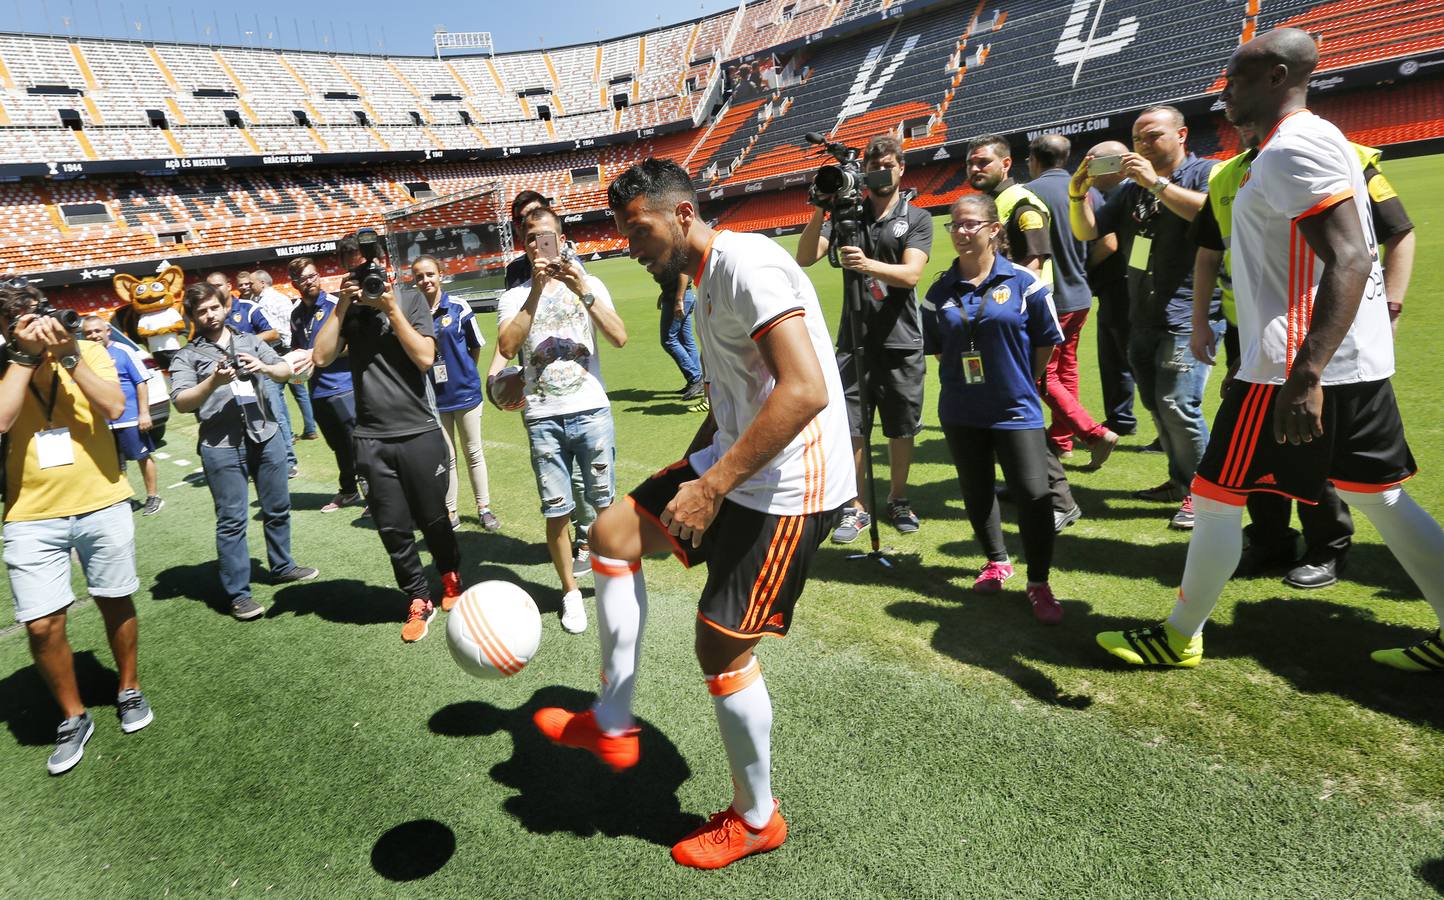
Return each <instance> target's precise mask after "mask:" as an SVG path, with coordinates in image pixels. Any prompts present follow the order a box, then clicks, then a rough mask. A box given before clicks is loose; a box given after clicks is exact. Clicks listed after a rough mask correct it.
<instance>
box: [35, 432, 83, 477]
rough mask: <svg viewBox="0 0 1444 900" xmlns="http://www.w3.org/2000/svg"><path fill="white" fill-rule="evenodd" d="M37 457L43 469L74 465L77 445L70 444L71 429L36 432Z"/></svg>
mask: <svg viewBox="0 0 1444 900" xmlns="http://www.w3.org/2000/svg"><path fill="white" fill-rule="evenodd" d="M35 456H36V458H37V459H38V460H39V461H40V468H42V469H54V468H58V467H59V466H71V465H74V464H75V445H74V444H72V443H70V429H69V428H52V429H50V430H49V431H38V432H36V433H35Z"/></svg>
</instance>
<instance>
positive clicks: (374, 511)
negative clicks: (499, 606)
mask: <svg viewBox="0 0 1444 900" xmlns="http://www.w3.org/2000/svg"><path fill="white" fill-rule="evenodd" d="M318 421H319V417H318ZM450 458H451V456H450V454H449V453H448V452H447V449H446V439H445V438H444V437H442V435H441V430H440V429H439V428H438V429H435V430H432V431H426V432H422V433H421V434H414V435H409V436H407V437H401V438H365V437H358V438H356V469H357V473H358V474H359V475H360V476H361V477H362V478H365V479H366V489H367V493H366V502H367V504H368V505H369V506H370V507H371V518H372V520H373V521H374V522H375V523H376V530H377V531H379V532H380V533H381V543H382V544H383V545H384V546H385V547H386V553H387V554H388V555H389V556H390V557H391V571H392V572H393V573H395V575H396V585H397V586H398V587H400V588H401V590H403V591H405V592H406V596H407V597H411V598H416V597H422V598H425V599H428V600H429V599H431V588H430V587H429V586H428V585H427V583H426V572H425V571H424V570H423V569H422V566H421V554H419V553H418V552H417V551H416V533H415V532H416V530H417V529H418V528H419V529H420V530H421V534H422V536H423V537H425V538H426V546H427V548H428V549H430V551H431V559H432V561H433V562H435V563H436V568H437V570H438V571H441V572H455V571H456V570H457V569H459V568H460V567H461V547H460V546H458V544H457V542H456V532H455V531H453V530H452V528H451V516H450V514H449V513H447V511H446V485H447V482H448V481H449V480H450V478H451V466H450V465H449V460H450Z"/></svg>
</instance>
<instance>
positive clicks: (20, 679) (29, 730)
mask: <svg viewBox="0 0 1444 900" xmlns="http://www.w3.org/2000/svg"><path fill="white" fill-rule="evenodd" d="M106 652H107V653H108V652H109V651H106ZM75 680H76V682H77V683H78V684H79V686H80V701H81V702H82V703H84V704H85V707H86V709H89V710H91V716H92V717H94V716H95V712H94V710H95V709H96V708H97V707H103V706H115V695H116V693H117V692H118V691H119V690H120V679H119V677H118V676H117V675H116V674H115V670H113V669H111V668H108V667H107V666H106V665H105V664H104V663H102V662H101V661H100V660H99V659H98V658H96V655H95V651H94V650H80V651H76V653H75ZM62 718H64V716H62V715H61V714H60V708H59V707H58V706H56V705H55V700H54V699H53V698H52V697H51V696H50V689H49V688H48V687H46V686H45V681H44V679H42V678H41V677H40V672H39V670H37V669H36V668H35V665H34V664H33V663H32V664H31V665H28V666H26V667H25V668H23V669H17V670H15V671H14V672H12V673H11V674H10V675H9V676H8V677H6V678H5V679H4V680H0V720H3V721H4V722H5V725H6V727H8V728H9V729H10V733H11V734H12V735H13V736H14V737H15V742H16V743H18V744H21V745H23V746H26V747H42V746H48V745H50V744H53V743H54V742H55V726H57V725H59V724H60V720H61V719H62Z"/></svg>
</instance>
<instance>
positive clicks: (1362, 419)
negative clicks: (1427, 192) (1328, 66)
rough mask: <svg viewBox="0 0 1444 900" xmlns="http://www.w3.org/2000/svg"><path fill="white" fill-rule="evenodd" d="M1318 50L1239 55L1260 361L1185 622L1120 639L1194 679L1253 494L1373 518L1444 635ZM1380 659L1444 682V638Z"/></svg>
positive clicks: (1199, 525) (1236, 71) (1223, 414)
mask: <svg viewBox="0 0 1444 900" xmlns="http://www.w3.org/2000/svg"><path fill="white" fill-rule="evenodd" d="M1318 59H1319V56H1318V50H1317V48H1316V47H1315V46H1314V42H1313V40H1312V38H1310V37H1309V35H1308V34H1307V33H1306V32H1304V31H1300V30H1298V29H1294V28H1280V29H1276V30H1274V31H1271V32H1269V33H1267V34H1264V35H1261V36H1259V37H1257V38H1254V39H1253V40H1251V41H1249V42H1248V43H1246V44H1244V45H1243V46H1241V47H1239V48H1238V50H1236V51H1235V52H1234V54H1233V57H1232V58H1231V59H1230V60H1229V64H1228V70H1227V72H1226V79H1227V86H1226V87H1225V88H1224V91H1223V102H1224V109H1225V111H1226V114H1227V116H1228V118H1229V120H1230V121H1231V122H1233V123H1234V124H1235V125H1242V126H1248V127H1250V128H1252V129H1253V130H1254V131H1255V132H1256V133H1257V134H1262V135H1267V137H1266V138H1265V139H1264V140H1263V142H1262V143H1261V144H1260V145H1259V148H1258V156H1257V157H1256V158H1255V159H1254V161H1253V165H1252V167H1251V169H1250V173H1249V176H1248V178H1247V180H1245V181H1244V183H1243V186H1242V187H1241V188H1240V189H1239V192H1238V195H1237V197H1236V198H1235V199H1234V204H1233V235H1232V241H1231V243H1230V251H1231V254H1232V258H1233V279H1234V292H1235V295H1236V297H1237V302H1238V325H1239V343H1240V346H1241V349H1242V352H1243V360H1242V364H1241V365H1240V367H1239V371H1238V376H1237V379H1236V380H1235V381H1234V382H1233V383H1232V384H1231V385H1230V387H1229V389H1228V393H1227V394H1226V395H1225V396H1224V400H1223V404H1222V406H1220V408H1219V411H1218V417H1217V420H1216V421H1215V423H1214V429H1213V432H1212V434H1211V436H1210V438H1209V443H1208V448H1207V450H1206V451H1205V452H1204V457H1203V461H1202V462H1201V463H1200V464H1199V467H1198V472H1197V474H1196V476H1195V478H1194V482H1193V496H1194V512H1195V515H1196V524H1195V526H1194V530H1193V536H1192V537H1191V539H1190V541H1189V545H1188V561H1187V562H1186V563H1185V565H1184V570H1183V584H1182V586H1181V587H1180V588H1179V592H1178V601H1177V603H1176V604H1175V605H1174V609H1173V614H1172V615H1170V616H1169V617H1168V620H1167V621H1165V622H1163V623H1160V624H1158V625H1154V626H1151V627H1148V628H1137V629H1133V630H1130V631H1111V632H1103V633H1102V634H1100V635H1098V643H1099V644H1101V645H1102V646H1103V648H1104V649H1105V650H1107V651H1108V652H1110V653H1112V654H1113V655H1114V656H1117V657H1119V658H1120V659H1123V660H1124V661H1126V662H1129V663H1133V664H1135V665H1165V666H1183V667H1192V666H1196V665H1198V663H1199V661H1200V660H1202V658H1203V626H1204V624H1205V623H1206V622H1207V621H1208V617H1209V616H1210V615H1211V614H1212V613H1213V608H1214V606H1215V605H1216V604H1217V602H1218V598H1219V595H1220V594H1221V593H1222V592H1223V588H1224V585H1225V584H1227V582H1228V579H1229V577H1230V576H1231V575H1232V574H1233V571H1234V569H1235V568H1236V567H1237V566H1238V561H1239V555H1240V551H1241V549H1242V527H1243V509H1244V502H1245V499H1246V495H1247V494H1248V493H1249V492H1251V491H1272V492H1274V493H1278V494H1283V495H1285V496H1288V497H1293V498H1294V499H1297V500H1299V501H1301V502H1304V503H1315V502H1317V501H1318V499H1319V495H1320V493H1321V492H1322V491H1323V487H1324V484H1325V482H1326V481H1331V482H1333V484H1334V486H1335V487H1336V488H1338V491H1339V495H1340V496H1341V497H1343V498H1344V499H1345V500H1347V501H1348V503H1349V504H1350V505H1352V506H1354V507H1357V508H1358V509H1360V510H1362V511H1363V513H1364V514H1365V515H1366V516H1368V517H1369V521H1371V522H1373V523H1374V527H1375V528H1377V529H1378V530H1379V534H1380V536H1381V537H1383V539H1384V543H1385V544H1387V545H1388V547H1389V549H1390V550H1391V551H1392V552H1393V554H1394V556H1395V557H1396V558H1397V559H1398V560H1399V564H1400V565H1401V566H1402V567H1403V569H1404V571H1405V572H1407V573H1408V574H1409V577H1410V578H1412V579H1413V580H1414V583H1415V584H1416V585H1417V586H1418V587H1419V589H1420V590H1421V591H1422V592H1423V594H1424V599H1425V600H1427V601H1428V602H1429V605H1430V606H1432V607H1433V608H1434V613H1435V614H1436V616H1438V617H1439V620H1440V621H1441V623H1444V531H1441V530H1440V528H1439V524H1438V523H1437V522H1435V521H1434V519H1433V518H1431V517H1430V516H1429V514H1428V513H1426V512H1425V511H1424V510H1423V509H1422V508H1420V507H1419V505H1418V504H1417V503H1415V502H1414V500H1413V499H1412V498H1411V497H1410V496H1409V495H1408V494H1407V493H1405V491H1404V488H1403V487H1402V485H1403V483H1404V482H1405V481H1407V480H1408V479H1409V478H1411V477H1412V476H1413V475H1414V473H1415V471H1416V469H1415V465H1414V457H1413V455H1412V454H1411V453H1410V452H1409V445H1408V443H1407V442H1406V441H1405V440H1404V425H1403V422H1402V421H1401V420H1400V418H1399V407H1398V404H1397V403H1396V402H1395V399H1394V391H1393V388H1392V387H1391V385H1390V383H1389V376H1391V375H1393V374H1394V344H1393V339H1392V336H1391V332H1390V328H1389V314H1388V309H1387V307H1386V298H1385V296H1384V279H1383V274H1382V272H1381V270H1380V267H1379V248H1378V243H1377V241H1376V240H1375V237H1374V231H1373V221H1372V218H1371V217H1370V213H1369V206H1368V204H1369V195H1368V190H1367V188H1366V186H1365V184H1364V175H1363V170H1362V169H1361V168H1360V166H1359V160H1358V156H1357V155H1356V154H1355V153H1354V151H1353V149H1352V148H1351V147H1350V145H1349V142H1348V139H1347V138H1345V137H1344V135H1343V134H1342V133H1341V132H1340V131H1339V129H1337V128H1335V127H1334V126H1333V125H1332V124H1330V123H1329V122H1327V121H1325V120H1323V119H1321V118H1319V117H1318V116H1316V115H1314V114H1313V113H1312V112H1309V110H1308V109H1307V108H1306V107H1305V105H1304V104H1305V100H1306V99H1307V93H1308V81H1309V75H1310V74H1311V73H1312V72H1313V70H1314V67H1315V66H1316V65H1317V64H1318ZM1372 656H1373V659H1374V661H1375V662H1378V663H1382V664H1383V665H1387V666H1392V667H1394V668H1396V669H1402V670H1405V671H1409V672H1436V673H1437V672H1441V671H1444V637H1441V633H1440V631H1439V630H1435V631H1434V632H1433V633H1432V634H1430V635H1429V636H1428V637H1426V638H1424V640H1422V641H1420V642H1419V643H1417V644H1414V645H1413V646H1409V647H1399V648H1391V649H1384V650H1376V651H1374V653H1373V654H1372Z"/></svg>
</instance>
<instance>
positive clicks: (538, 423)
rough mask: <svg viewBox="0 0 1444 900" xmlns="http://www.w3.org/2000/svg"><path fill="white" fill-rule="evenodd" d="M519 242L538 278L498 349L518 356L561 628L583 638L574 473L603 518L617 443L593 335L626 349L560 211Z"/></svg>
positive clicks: (531, 215) (505, 317)
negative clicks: (573, 250)
mask: <svg viewBox="0 0 1444 900" xmlns="http://www.w3.org/2000/svg"><path fill="white" fill-rule="evenodd" d="M522 235H523V242H524V246H525V247H526V253H527V258H528V259H529V261H530V264H531V277H530V279H529V280H528V281H526V282H524V283H522V284H520V285H517V286H516V287H514V288H512V289H511V290H509V291H507V292H506V293H505V294H503V295H502V298H501V302H500V304H499V306H498V307H497V338H496V344H497V350H498V352H499V353H500V354H501V355H502V356H503V357H504V358H506V359H513V358H515V357H517V356H518V355H520V357H521V359H520V361H519V362H520V364H521V366H522V370H523V372H524V374H525V384H526V386H525V389H524V394H525V397H526V402H525V405H524V407H523V413H522V416H523V418H524V419H525V421H526V430H527V437H528V439H529V441H530V444H531V459H532V470H533V471H534V472H535V474H536V479H537V491H538V493H539V494H540V496H541V513H542V516H543V517H544V518H545V519H546V524H547V551H548V552H549V553H550V554H551V558H552V563H553V565H555V566H556V570H557V577H558V578H559V579H560V580H561V584H562V617H561V619H562V627H563V628H565V629H566V630H567V631H569V632H571V633H573V634H577V633H580V632H582V631H585V630H586V628H587V613H586V608H585V607H584V606H583V605H582V594H581V591H580V590H578V589H577V579H576V575H575V574H574V571H573V562H572V551H571V540H570V536H569V534H568V530H567V519H568V517H569V516H570V515H571V512H572V509H573V508H574V507H575V506H576V494H575V491H574V490H573V488H572V478H571V472H572V467H573V464H576V466H577V467H578V468H579V469H580V470H581V474H582V481H583V487H584V491H585V494H586V499H587V501H588V502H590V503H591V505H592V506H593V507H595V508H596V509H597V510H598V511H601V510H603V509H605V508H607V507H608V506H610V505H611V504H612V495H613V493H614V491H615V488H616V478H615V474H614V472H613V468H614V463H615V460H616V444H615V434H614V431H613V428H612V410H611V405H610V402H609V401H608V400H607V390H606V386H605V385H604V384H603V383H602V367H601V359H600V357H598V355H597V340H596V332H597V331H600V332H601V334H602V336H603V337H605V338H606V339H607V341H608V342H609V343H610V344H612V346H614V347H621V346H623V345H624V344H626V342H627V330H626V326H625V325H623V324H622V319H621V317H620V316H618V315H617V312H616V310H615V309H613V307H612V300H611V295H610V294H608V293H607V288H606V286H605V285H603V284H602V282H601V281H600V280H599V279H597V278H594V277H592V276H590V275H587V274H586V273H584V272H583V271H582V269H581V266H580V265H579V264H578V263H577V262H576V261H575V260H574V259H563V258H562V257H561V253H560V249H561V247H562V246H564V243H563V242H564V241H565V235H563V233H562V223H561V218H560V217H559V216H558V215H557V214H556V213H555V212H553V211H552V210H550V209H547V208H546V207H544V206H539V207H537V208H535V209H533V210H531V211H530V212H528V213H527V214H526V216H525V217H524V219H523V220H522Z"/></svg>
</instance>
